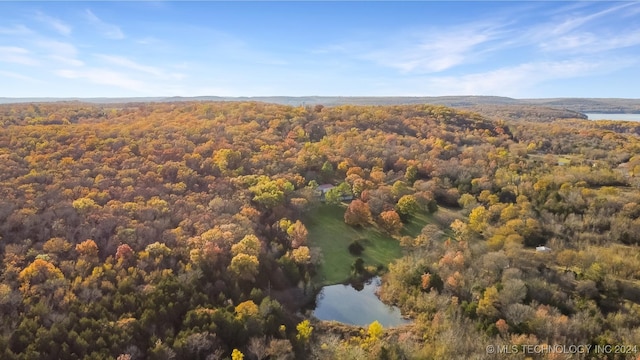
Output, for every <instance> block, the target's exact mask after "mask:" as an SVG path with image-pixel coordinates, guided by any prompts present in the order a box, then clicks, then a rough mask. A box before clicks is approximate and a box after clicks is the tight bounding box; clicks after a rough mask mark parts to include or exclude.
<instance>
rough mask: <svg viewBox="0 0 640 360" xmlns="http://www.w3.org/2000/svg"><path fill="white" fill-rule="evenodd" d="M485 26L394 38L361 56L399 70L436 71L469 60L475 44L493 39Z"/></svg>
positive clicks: (476, 46) (493, 36) (475, 49)
mask: <svg viewBox="0 0 640 360" xmlns="http://www.w3.org/2000/svg"><path fill="white" fill-rule="evenodd" d="M494 38H495V35H494V34H492V32H491V31H487V30H484V31H483V30H482V29H479V30H475V29H473V30H472V29H469V30H462V31H451V32H449V31H445V32H438V33H431V32H425V34H421V35H418V36H415V37H414V38H413V39H396V40H395V41H394V43H395V44H393V45H390V46H389V45H383V46H382V49H380V50H373V51H367V52H365V53H364V54H363V55H362V56H361V57H362V58H364V59H368V60H372V61H374V62H376V63H378V64H380V65H383V66H387V67H392V68H396V69H399V70H401V71H403V72H426V73H432V72H440V71H444V70H447V69H450V68H452V67H454V66H457V65H461V64H463V63H466V62H469V61H470V60H471V59H473V57H472V56H471V55H472V53H477V51H478V46H479V45H482V44H486V43H487V42H489V41H491V40H493V39H494Z"/></svg>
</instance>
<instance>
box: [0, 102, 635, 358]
mask: <svg viewBox="0 0 640 360" xmlns="http://www.w3.org/2000/svg"><path fill="white" fill-rule="evenodd" d="M529 110H530V109H528V110H527V111H529ZM525 113H526V112H525ZM546 120H548V122H545V123H541V122H535V121H527V119H526V116H525V118H524V119H518V120H517V121H512V120H511V119H510V118H505V119H496V118H491V119H489V118H488V117H484V116H482V115H480V114H478V113H474V112H470V111H463V110H454V109H451V108H447V107H444V106H436V105H420V104H416V105H395V106H353V105H340V106H335V107H333V106H332V107H329V106H327V107H325V106H322V105H316V106H297V107H293V106H285V105H276V104H267V103H260V102H179V103H131V104H102V105H99V104H83V103H40V104H8V105H1V106H0V126H1V127H2V130H1V131H0V166H1V170H0V259H1V262H0V319H2V321H1V323H0V358H2V359H85V358H86V359H233V360H236V359H243V358H244V359H294V358H297V359H313V358H317V359H471V358H478V359H484V358H486V359H496V358H505V359H507V358H508V359H515V358H522V359H524V358H525V357H529V358H544V359H560V358H566V356H567V355H566V354H554V353H538V354H525V353H523V352H522V351H520V352H519V353H517V354H514V353H509V354H492V353H488V352H487V345H488V344H493V345H509V346H511V345H518V346H519V345H539V344H561V345H567V346H568V345H592V346H596V345H600V346H605V345H611V346H616V345H617V346H619V347H618V348H615V353H614V350H611V352H610V353H599V354H596V353H594V352H593V351H592V352H591V353H586V354H573V355H572V356H573V358H593V359H613V358H617V359H636V358H638V356H639V355H640V353H639V351H640V348H639V347H640V252H639V251H638V245H639V244H640V192H639V191H638V188H639V187H640V177H639V176H640V138H639V137H638V134H639V133H640V131H639V127H638V125H637V124H636V123H626V122H608V121H598V122H590V121H586V120H582V119H558V120H553V121H551V119H546ZM321 184H331V185H335V187H334V188H333V189H332V190H330V191H329V192H327V194H326V196H323V197H321V196H319V195H318V194H319V191H318V189H317V187H318V186H319V185H321ZM327 206H333V207H334V208H335V209H339V210H340V211H342V212H344V221H345V222H346V224H347V225H348V226H351V227H355V228H375V229H380V231H383V232H384V233H386V234H388V236H390V237H392V238H393V239H395V240H396V241H398V243H399V244H400V246H401V248H402V256H401V257H400V258H399V259H397V260H395V261H393V262H392V263H390V264H387V265H386V266H379V267H377V268H372V267H371V266H365V267H362V266H360V267H359V266H358V262H357V261H356V262H355V263H354V276H356V275H357V276H364V277H366V276H370V275H373V274H383V285H382V287H381V289H380V294H379V295H380V298H381V299H382V300H384V301H385V302H387V303H389V304H394V305H397V306H398V307H400V308H401V309H402V310H403V312H404V313H405V314H407V315H408V316H410V317H411V319H412V320H413V322H412V323H411V324H410V325H406V326H402V327H397V328H383V327H381V326H380V324H379V323H377V322H373V323H372V324H371V325H370V326H368V327H364V328H359V327H354V326H347V325H340V324H336V323H328V322H323V321H318V320H317V319H315V318H313V317H312V316H309V314H308V312H306V311H304V310H303V309H302V306H303V305H304V304H303V303H305V302H307V301H312V298H313V296H312V295H313V294H314V293H315V291H317V289H318V288H319V283H318V281H317V280H316V279H317V278H318V273H319V270H320V269H321V267H322V264H323V262H324V261H325V260H326V259H323V256H322V251H321V250H319V249H318V248H317V247H316V246H314V242H313V239H312V238H311V237H310V236H309V231H308V227H309V223H308V221H307V217H305V214H308V213H309V212H311V211H314V209H318V208H323V207H327ZM341 216H342V213H341ZM417 217H420V218H424V219H428V221H427V222H426V223H424V224H423V225H424V226H421V228H420V229H419V230H418V231H417V232H415V233H412V232H410V231H406V229H407V228H408V227H410V226H412V224H413V225H415V218H417ZM349 245H350V244H344V247H345V251H346V249H347V246H349ZM351 245H352V244H351ZM543 246H544V247H543ZM360 265H362V264H360ZM345 280H346V279H345ZM520 349H521V348H520Z"/></svg>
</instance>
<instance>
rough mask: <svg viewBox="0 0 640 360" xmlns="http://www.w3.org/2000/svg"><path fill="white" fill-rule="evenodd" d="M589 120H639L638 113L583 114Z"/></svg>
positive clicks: (639, 115)
mask: <svg viewBox="0 0 640 360" xmlns="http://www.w3.org/2000/svg"><path fill="white" fill-rule="evenodd" d="M585 115H587V117H589V120H623V121H640V114H585Z"/></svg>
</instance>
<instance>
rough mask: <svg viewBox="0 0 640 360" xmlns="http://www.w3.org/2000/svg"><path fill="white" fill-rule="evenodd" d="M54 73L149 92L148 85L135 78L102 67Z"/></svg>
mask: <svg viewBox="0 0 640 360" xmlns="http://www.w3.org/2000/svg"><path fill="white" fill-rule="evenodd" d="M54 74H55V75H57V76H59V77H62V78H66V79H82V80H87V81H89V82H90V83H93V84H99V85H109V86H114V87H118V88H121V89H126V90H133V91H136V92H139V93H151V92H152V91H149V90H150V89H149V87H148V86H147V85H146V84H145V83H143V82H141V81H139V80H136V79H133V78H131V77H129V76H127V75H126V74H123V73H121V72H117V71H113V70H110V69H102V68H85V69H82V70H71V69H62V70H56V71H54Z"/></svg>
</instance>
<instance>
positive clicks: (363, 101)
mask: <svg viewBox="0 0 640 360" xmlns="http://www.w3.org/2000/svg"><path fill="white" fill-rule="evenodd" d="M60 101H80V102H87V103H96V104H117V103H131V102H178V101H186V102H189V101H241V102H242V101H260V102H266V103H274V104H281V105H291V106H299V105H318V104H321V105H325V106H338V105H411V104H432V105H444V106H449V107H454V108H470V109H474V110H481V109H483V108H485V107H486V106H492V107H497V108H501V107H505V106H508V107H517V106H523V107H525V108H531V107H534V106H535V107H540V109H545V108H547V109H554V111H562V110H569V111H573V112H578V113H640V99H615V98H606V99H605V98H603V99H588V98H550V99H512V98H508V97H501V96H437V97H349V96H346V97H337V96H304V97H292V96H257V97H220V96H198V97H141V98H0V104H9V103H31V102H60ZM561 117H564V118H566V117H569V116H566V115H565V116H561Z"/></svg>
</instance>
